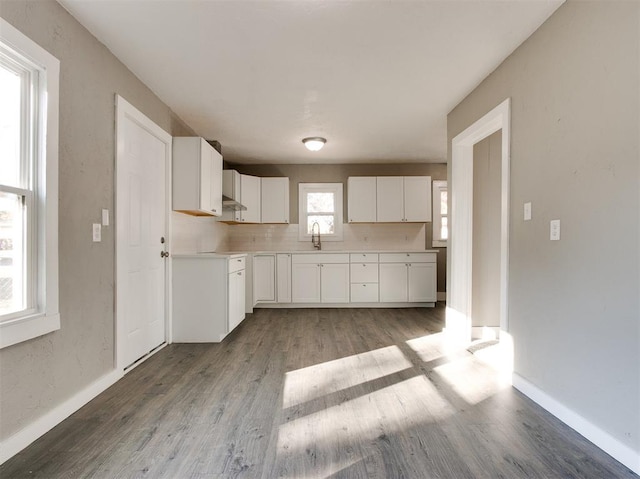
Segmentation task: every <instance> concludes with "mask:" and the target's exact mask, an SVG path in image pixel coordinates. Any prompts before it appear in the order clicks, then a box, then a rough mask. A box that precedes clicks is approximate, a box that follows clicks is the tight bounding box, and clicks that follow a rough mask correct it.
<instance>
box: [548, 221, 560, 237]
mask: <svg viewBox="0 0 640 479" xmlns="http://www.w3.org/2000/svg"><path fill="white" fill-rule="evenodd" d="M549 239H550V240H551V241H559V240H560V220H551V221H550V222H549Z"/></svg>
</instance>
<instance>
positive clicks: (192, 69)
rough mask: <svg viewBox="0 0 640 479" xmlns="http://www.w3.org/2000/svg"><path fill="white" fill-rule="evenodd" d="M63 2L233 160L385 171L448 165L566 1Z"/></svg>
mask: <svg viewBox="0 0 640 479" xmlns="http://www.w3.org/2000/svg"><path fill="white" fill-rule="evenodd" d="M59 1H60V3H61V4H62V5H63V6H64V7H65V8H66V9H67V10H69V11H70V12H71V13H72V14H73V16H74V17H76V18H77V19H78V20H79V21H80V22H81V23H82V24H83V25H85V26H86V27H87V28H88V29H89V31H91V32H92V33H93V34H94V35H95V36H96V37H97V38H98V39H99V40H100V41H101V42H103V43H104V44H105V45H106V46H107V47H108V48H109V49H110V50H111V51H112V52H113V53H114V54H115V55H116V56H117V57H118V58H119V59H120V60H121V61H122V62H123V63H124V64H125V65H126V66H127V67H128V68H129V69H130V70H131V71H132V72H133V73H135V74H136V75H137V76H138V77H139V78H140V79H141V80H142V81H143V82H144V83H145V84H147V85H148V86H149V88H151V90H153V91H154V92H155V93H156V94H157V95H158V96H159V97H160V98H161V99H162V100H163V101H164V102H165V103H167V104H168V105H169V106H170V107H171V108H172V109H173V110H174V111H175V112H176V113H177V114H178V116H180V117H181V118H182V119H183V120H184V121H185V122H186V123H187V124H188V125H189V126H191V127H192V128H193V129H194V130H195V131H196V132H197V134H199V135H201V136H203V137H205V138H207V139H212V140H213V139H215V140H218V141H220V142H221V143H222V145H223V153H224V157H225V159H226V160H228V161H231V162H237V163H320V162H322V163H325V162H326V163H358V162H367V163H373V162H414V161H427V162H444V161H446V151H447V144H446V115H447V113H448V112H449V111H450V110H451V109H452V108H453V107H455V106H456V105H457V104H458V103H459V102H460V101H461V100H462V99H463V98H464V97H465V96H466V95H467V94H468V93H470V92H471V91H472V90H473V88H474V87H475V86H477V85H478V84H479V83H480V82H481V81H482V79H484V78H485V77H486V76H487V75H488V74H489V73H491V72H492V71H493V70H494V69H495V68H496V67H497V66H498V65H499V64H500V62H502V60H504V59H505V58H506V57H507V56H508V55H509V54H510V53H511V52H512V51H513V50H514V49H515V48H516V47H518V45H520V44H521V43H522V42H523V41H524V40H525V39H526V38H527V37H529V35H531V33H533V32H534V31H535V30H536V29H537V28H538V27H539V26H540V25H541V24H542V23H543V22H544V21H545V20H546V19H547V18H548V17H549V16H550V15H551V14H552V13H553V12H554V11H555V10H556V8H558V7H559V6H560V4H561V3H562V1H563V0H502V1H494V0H470V1H460V0H440V1H436V0H427V1H402V0H396V1H367V0H364V1H327V0H324V1H315V0H306V1H305V0H298V1H270V0H261V1H242V0H232V1H215V0H59ZM306 136H324V137H326V138H327V140H328V141H327V145H326V146H325V148H324V149H323V150H322V151H320V152H317V153H311V152H308V151H306V150H305V149H304V147H303V145H302V143H301V139H302V138H303V137H306Z"/></svg>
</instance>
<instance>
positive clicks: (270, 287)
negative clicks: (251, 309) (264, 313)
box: [253, 254, 276, 303]
mask: <svg viewBox="0 0 640 479" xmlns="http://www.w3.org/2000/svg"><path fill="white" fill-rule="evenodd" d="M253 300H254V302H256V303H260V302H275V301H276V255H275V254H256V255H254V256H253Z"/></svg>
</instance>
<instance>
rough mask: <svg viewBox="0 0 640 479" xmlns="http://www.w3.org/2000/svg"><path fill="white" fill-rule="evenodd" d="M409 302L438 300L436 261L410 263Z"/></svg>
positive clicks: (432, 301)
mask: <svg viewBox="0 0 640 479" xmlns="http://www.w3.org/2000/svg"><path fill="white" fill-rule="evenodd" d="M408 271H409V278H408V281H409V288H408V295H409V298H408V299H409V302H410V303H435V302H436V286H437V285H436V263H409V268H408Z"/></svg>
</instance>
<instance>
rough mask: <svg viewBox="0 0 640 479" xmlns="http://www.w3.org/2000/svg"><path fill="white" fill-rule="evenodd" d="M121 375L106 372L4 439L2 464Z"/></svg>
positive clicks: (0, 456)
mask: <svg viewBox="0 0 640 479" xmlns="http://www.w3.org/2000/svg"><path fill="white" fill-rule="evenodd" d="M121 377H122V372H121V371H117V370H113V371H111V372H109V373H107V374H105V375H104V376H102V377H101V378H100V379H98V380H97V381H95V382H93V383H91V384H90V385H89V386H87V387H86V388H84V389H83V390H82V391H80V392H78V393H77V394H75V395H74V396H73V397H71V398H69V399H67V400H66V401H65V402H63V403H62V404H60V405H58V406H57V407H55V408H53V409H52V410H51V411H49V412H48V413H46V414H45V415H44V416H41V417H40V418H38V419H36V420H35V421H34V422H32V423H31V424H29V425H28V426H27V427H25V428H24V429H21V430H20V431H18V432H17V433H15V434H14V435H13V436H11V437H9V438H7V439H5V440H4V441H2V442H1V443H0V464H2V463H4V462H5V461H7V460H8V459H10V458H11V457H13V456H15V455H16V454H17V453H19V452H20V451H22V450H23V449H24V448H25V447H27V446H28V445H29V444H31V443H32V442H34V441H35V440H36V439H38V438H39V437H41V436H43V435H44V434H46V433H47V432H49V431H50V430H51V429H53V428H54V427H55V426H57V425H58V424H60V423H61V422H62V421H64V420H65V419H66V418H68V417H69V416H71V415H72V414H73V413H74V412H76V411H77V410H78V409H80V408H81V407H82V406H84V405H85V404H87V403H88V402H89V401H91V400H92V399H93V398H95V397H96V396H97V395H98V394H100V393H102V392H103V391H105V390H106V389H107V388H109V387H110V386H112V385H113V384H115V383H116V382H117V381H118V380H119V379H120V378H121Z"/></svg>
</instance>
